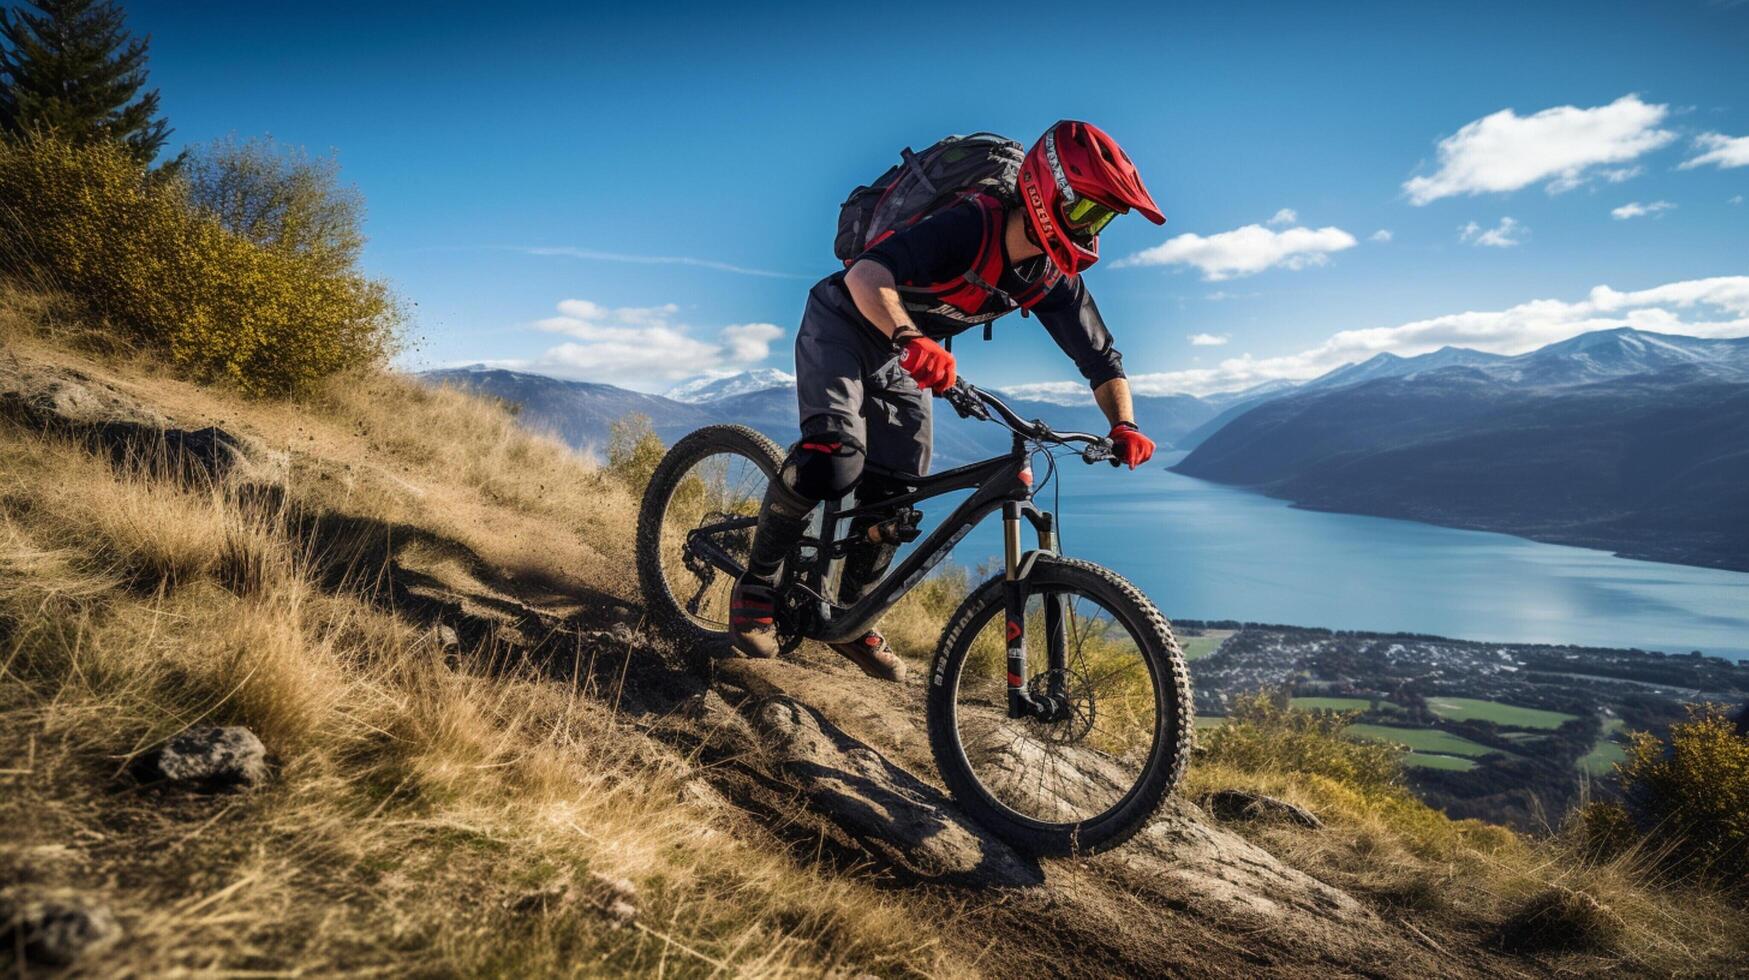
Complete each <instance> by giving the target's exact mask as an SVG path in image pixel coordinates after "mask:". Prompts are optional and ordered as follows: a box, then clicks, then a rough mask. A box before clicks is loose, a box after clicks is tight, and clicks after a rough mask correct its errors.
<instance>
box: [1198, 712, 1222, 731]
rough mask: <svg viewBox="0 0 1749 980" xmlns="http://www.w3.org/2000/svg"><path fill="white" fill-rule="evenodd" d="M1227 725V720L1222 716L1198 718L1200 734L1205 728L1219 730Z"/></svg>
mask: <svg viewBox="0 0 1749 980" xmlns="http://www.w3.org/2000/svg"><path fill="white" fill-rule="evenodd" d="M1226 723H1227V719H1226V718H1225V717H1223V716H1221V715H1206V716H1205V715H1197V716H1196V730H1197V731H1199V732H1200V731H1202V730H1203V729H1205V728H1219V727H1221V726H1222V725H1225V724H1226Z"/></svg>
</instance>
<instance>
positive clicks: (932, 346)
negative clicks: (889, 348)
mask: <svg viewBox="0 0 1749 980" xmlns="http://www.w3.org/2000/svg"><path fill="white" fill-rule="evenodd" d="M899 366H900V367H902V368H904V369H905V370H906V372H908V373H909V374H910V375H911V377H912V378H914V379H916V381H917V386H918V387H920V388H924V389H927V390H929V391H933V392H935V393H936V394H938V395H939V394H941V393H942V392H944V391H946V390H947V389H949V388H952V387H953V382H954V377H955V375H954V364H953V355H952V354H949V353H948V352H947V351H946V350H945V349H944V348H943V347H942V346H941V345H940V344H938V343H936V342H935V341H933V340H930V339H929V338H928V337H923V336H917V337H912V338H911V339H910V340H907V341H906V342H905V347H904V349H903V350H901V351H900V352H899Z"/></svg>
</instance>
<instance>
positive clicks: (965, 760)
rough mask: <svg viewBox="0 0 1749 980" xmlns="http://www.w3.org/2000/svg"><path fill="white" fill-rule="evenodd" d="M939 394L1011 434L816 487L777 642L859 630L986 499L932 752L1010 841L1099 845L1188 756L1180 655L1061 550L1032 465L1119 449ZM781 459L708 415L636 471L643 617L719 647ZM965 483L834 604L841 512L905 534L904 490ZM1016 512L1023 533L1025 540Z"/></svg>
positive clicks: (791, 563) (1105, 574) (970, 524)
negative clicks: (885, 489) (848, 493)
mask: <svg viewBox="0 0 1749 980" xmlns="http://www.w3.org/2000/svg"><path fill="white" fill-rule="evenodd" d="M943 397H944V398H945V399H946V400H947V401H948V403H949V404H950V405H952V406H953V408H954V410H955V411H957V412H958V413H959V414H960V415H961V416H963V417H968V418H977V419H980V420H983V421H987V422H994V423H996V424H1000V425H1003V426H1005V427H1007V428H1008V430H1009V431H1010V432H1011V434H1012V441H1011V444H1010V448H1009V451H1008V452H1007V453H1006V454H1003V455H1001V456H996V457H994V458H991V459H987V460H984V461H982V462H977V463H972V464H970V465H967V466H961V467H957V468H955V469H950V470H946V471H944V472H941V473H938V474H935V475H933V476H927V477H922V478H919V479H916V480H914V481H912V483H913V485H914V486H915V489H914V490H912V491H911V492H909V493H906V494H904V495H902V496H898V497H891V498H888V499H886V500H883V501H880V502H878V504H877V505H875V506H873V507H868V508H863V507H860V506H856V505H855V504H853V503H850V498H848V497H847V498H846V500H843V501H827V502H825V503H824V504H823V505H822V507H821V508H820V509H818V510H817V511H816V514H815V518H814V523H813V524H812V525H811V526H810V528H809V530H808V532H807V533H806V534H804V536H803V538H802V540H801V543H800V544H799V545H798V546H797V548H796V550H795V552H794V553H793V554H792V555H791V556H790V558H789V560H787V561H786V562H785V563H784V569H785V570H784V573H783V580H782V582H781V583H780V588H779V590H778V595H779V597H780V598H779V602H778V608H777V610H776V614H775V617H774V618H775V620H776V625H777V629H778V633H779V637H780V640H781V641H782V644H783V649H784V651H785V652H788V651H789V650H792V649H793V648H794V647H795V645H797V644H799V643H801V642H802V641H803V640H810V639H811V640H817V641H821V642H828V643H839V642H845V641H847V640H850V639H852V638H854V637H858V636H861V635H862V633H863V632H864V631H865V630H867V629H869V628H870V627H872V626H873V625H874V623H875V622H876V621H877V620H878V619H880V617H881V616H882V614H883V613H886V612H887V611H888V610H889V609H891V608H892V607H893V606H894V605H895V604H896V603H898V602H899V600H900V599H902V598H903V597H904V596H905V594H906V593H907V592H909V591H910V590H911V589H912V588H914V587H915V586H916V585H917V584H918V583H919V582H920V581H922V580H923V578H924V577H925V576H926V575H928V574H929V572H930V571H931V570H932V569H933V568H935V567H936V565H937V564H939V563H940V562H941V560H942V559H943V558H945V557H946V556H947V554H948V552H949V550H950V549H952V548H953V546H954V545H956V544H958V543H959V542H960V540H961V539H963V538H964V537H965V536H966V535H967V534H969V533H970V532H971V530H972V528H974V527H975V526H977V524H978V523H979V522H980V521H982V520H983V519H984V518H986V517H988V516H989V515H991V514H993V513H996V512H998V511H1000V513H1001V515H1002V541H1003V549H1002V550H1003V554H1002V562H1003V571H1002V574H1000V575H998V576H995V577H993V578H991V579H990V580H989V581H986V582H984V583H983V584H982V585H980V586H978V587H977V588H975V589H974V590H972V592H971V594H970V596H968V597H967V598H966V600H965V601H964V602H963V603H962V604H961V605H960V607H959V609H958V610H957V611H956V612H955V613H954V614H953V615H952V617H950V618H949V620H948V622H947V625H946V627H945V629H944V630H943V631H942V633H941V640H940V643H939V644H938V646H937V648H936V650H935V655H934V660H933V662H932V665H931V667H930V670H929V673H928V675H927V676H926V679H925V684H926V686H927V706H926V715H927V720H928V728H929V742H930V747H931V749H932V751H933V753H934V756H935V762H936V766H937V768H938V769H939V770H940V773H941V778H942V780H943V781H944V782H945V783H946V785H947V788H948V789H949V791H950V792H951V793H952V794H953V796H954V799H955V800H956V801H957V802H958V803H959V804H960V806H962V807H963V808H964V809H965V810H966V811H967V812H968V813H969V814H970V815H971V816H972V817H973V819H975V820H977V821H978V822H979V823H981V824H982V825H983V826H985V827H986V828H988V829H989V830H990V831H991V832H993V833H994V834H996V835H997V836H999V837H1001V838H1003V839H1004V840H1006V841H1008V842H1009V843H1011V844H1013V845H1014V846H1016V847H1018V848H1021V849H1023V850H1025V851H1027V852H1030V853H1033V854H1040V855H1063V854H1070V853H1081V854H1089V853H1095V852H1098V851H1102V850H1106V849H1109V848H1111V847H1115V846H1117V845H1118V844H1121V843H1122V842H1124V841H1125V840H1128V839H1129V838H1130V837H1131V836H1132V835H1134V834H1135V833H1136V832H1137V831H1138V830H1140V829H1141V828H1142V827H1143V825H1144V824H1146V822H1147V821H1148V819H1149V818H1150V817H1151V816H1153V814H1154V812H1155V811H1156V810H1157V809H1158V808H1159V806H1160V803H1161V802H1162V801H1163V800H1164V799H1165V797H1166V794H1167V793H1169V792H1171V790H1172V787H1173V786H1174V785H1175V784H1176V783H1177V781H1178V779H1179V777H1180V776H1181V775H1182V773H1183V771H1184V766H1185V759H1186V756H1187V754H1188V752H1189V748H1190V743H1191V731H1192V727H1193V726H1192V715H1191V711H1192V709H1191V690H1190V678H1189V672H1188V670H1187V669H1186V667H1185V662H1184V655H1183V653H1182V652H1181V651H1180V650H1179V648H1178V643H1177V641H1176V640H1175V639H1174V638H1173V635H1172V628H1171V625H1170V624H1169V623H1168V622H1167V621H1166V618H1165V617H1164V616H1162V615H1161V614H1160V611H1159V610H1158V609H1156V608H1155V606H1154V604H1153V603H1152V602H1151V601H1149V599H1148V597H1147V596H1145V595H1143V594H1142V592H1141V591H1140V590H1138V589H1137V588H1136V587H1135V586H1133V585H1131V584H1130V583H1129V582H1127V581H1125V580H1124V579H1123V578H1122V577H1120V576H1119V575H1118V574H1117V573H1115V572H1112V571H1110V570H1109V569H1106V568H1102V567H1100V566H1098V565H1094V564H1092V563H1090V562H1085V561H1079V560H1076V559H1072V558H1066V557H1064V556H1062V555H1061V554H1059V553H1058V547H1057V546H1058V538H1059V534H1058V528H1057V521H1056V516H1055V515H1054V514H1052V513H1051V512H1048V511H1045V510H1042V509H1040V508H1039V507H1038V505H1037V504H1036V503H1035V502H1034V494H1035V487H1034V483H1033V467H1032V462H1033V460H1034V458H1035V457H1036V456H1039V455H1041V454H1042V455H1043V457H1044V459H1045V460H1046V461H1047V463H1048V465H1049V469H1048V470H1047V474H1046V481H1045V482H1048V481H1049V479H1050V478H1051V477H1052V476H1054V475H1055V471H1056V458H1057V455H1059V454H1062V455H1078V456H1080V457H1081V458H1082V459H1083V460H1085V461H1086V462H1088V463H1097V462H1100V461H1110V462H1112V463H1113V464H1114V465H1115V464H1116V462H1117V460H1116V458H1115V457H1114V455H1113V450H1112V445H1111V442H1110V440H1109V439H1107V438H1105V437H1103V436H1096V435H1090V434H1088V433H1084V432H1057V431H1055V430H1053V429H1051V428H1050V427H1049V426H1048V425H1046V424H1045V423H1043V422H1041V421H1037V420H1033V421H1028V420H1025V419H1022V418H1021V417H1020V416H1019V415H1017V414H1016V413H1015V412H1014V411H1013V410H1012V409H1010V408H1009V407H1008V405H1006V404H1005V403H1003V401H1002V400H1001V399H1000V398H998V397H997V396H996V395H994V394H992V393H990V392H988V391H984V390H981V389H979V388H976V387H974V386H972V385H970V384H967V383H965V382H964V381H963V380H962V381H961V382H959V383H958V384H956V385H955V386H954V387H953V388H951V389H950V390H949V391H948V392H947V393H946V394H945V395H944V396H943ZM782 459H783V453H782V451H781V450H780V449H779V448H778V446H777V445H776V444H775V443H773V442H772V441H771V440H770V439H768V438H766V437H765V436H763V435H761V434H760V433H758V432H755V431H754V430H752V429H750V428H747V427H745V426H740V425H713V426H708V427H706V428H703V429H700V430H698V431H696V432H693V433H692V434H690V435H688V436H686V437H685V438H683V439H681V440H680V441H679V442H677V443H675V444H674V447H673V448H672V449H670V450H669V451H668V453H667V455H665V456H664V457H663V459H662V461H661V462H660V463H659V464H658V465H657V467H656V469H655V472H654V475H653V476H652V477H651V480H650V484H649V488H648V489H647V490H646V491H645V494H644V500H643V505H642V509H641V511H640V514H639V518H638V539H637V556H638V575H639V579H640V584H641V585H642V588H643V592H644V596H645V599H646V602H647V604H648V608H649V610H650V612H651V613H652V614H653V616H654V618H655V619H656V621H657V622H658V623H659V624H660V625H661V626H662V627H663V628H665V629H666V630H668V631H669V632H670V633H672V634H673V635H674V636H675V637H676V638H678V639H679V640H681V641H682V642H683V643H687V644H691V645H693V646H694V648H695V649H700V650H704V651H707V652H709V653H711V654H725V655H726V654H727V653H728V652H729V649H728V630H729V625H728V619H729V592H730V589H731V588H732V587H733V584H734V581H735V579H736V578H737V577H739V576H740V575H741V573H742V572H743V570H744V569H745V565H744V562H745V560H746V557H747V554H748V549H749V547H750V545H751V542H752V535H753V528H754V526H755V524H756V523H757V522H758V513H759V505H760V501H761V499H762V498H763V496H764V493H765V488H766V486H767V484H768V483H769V481H771V480H774V479H777V478H778V470H779V468H780V466H781V464H782ZM1043 486H1044V483H1040V485H1039V489H1042V487H1043ZM967 490H969V491H970V495H969V496H967V497H966V498H965V499H964V500H963V501H961V502H960V503H959V504H958V506H956V507H955V508H954V509H953V510H952V511H951V512H950V513H948V514H947V515H946V516H945V517H944V518H942V519H941V521H940V522H939V523H938V524H937V525H936V526H935V527H934V528H933V530H931V531H930V532H929V533H928V535H927V536H926V537H923V539H922V540H921V542H917V543H916V546H915V548H914V549H913V550H911V551H910V553H909V554H906V555H904V556H903V557H902V558H901V559H900V560H899V561H897V562H896V563H895V565H894V566H893V567H892V568H891V570H890V571H889V572H887V574H886V575H885V576H883V577H882V578H881V580H880V581H879V582H878V583H876V584H875V585H874V586H873V587H872V588H871V589H869V590H868V592H867V593H866V595H864V596H863V597H862V598H861V599H859V600H857V601H854V602H849V603H847V604H841V603H839V602H838V601H837V598H836V591H837V590H836V578H837V571H838V566H839V565H840V564H841V563H842V560H843V558H844V556H845V554H846V552H847V549H848V548H849V547H850V546H851V544H852V538H851V537H850V536H848V535H847V534H845V532H844V530H843V528H844V527H845V525H846V524H847V522H853V521H854V519H856V518H857V517H859V516H864V517H868V516H871V515H873V514H877V513H878V514H881V515H885V517H884V520H883V521H882V522H881V523H879V524H877V525H876V526H875V529H874V530H873V531H871V532H869V533H874V532H875V531H878V532H880V533H882V534H890V535H892V537H891V538H889V539H888V540H897V541H906V542H911V541H915V540H916V539H917V537H918V536H919V534H920V528H921V524H922V521H923V518H924V515H923V513H922V511H920V510H918V509H917V508H915V507H913V506H912V505H913V504H920V503H923V502H925V501H928V500H930V499H931V498H935V497H939V496H941V495H943V494H948V493H954V492H956V491H967ZM847 504H849V505H848V506H847ZM1023 520H1024V521H1026V522H1027V523H1029V524H1031V525H1032V527H1033V530H1034V532H1035V534H1036V537H1037V547H1036V548H1032V549H1029V550H1022V547H1021V522H1022V521H1023ZM864 523H866V521H865V522H864ZM1035 638H1036V639H1035ZM1029 641H1032V642H1033V643H1035V644H1036V645H1037V646H1038V647H1042V650H1038V649H1029ZM1041 654H1042V656H1041Z"/></svg>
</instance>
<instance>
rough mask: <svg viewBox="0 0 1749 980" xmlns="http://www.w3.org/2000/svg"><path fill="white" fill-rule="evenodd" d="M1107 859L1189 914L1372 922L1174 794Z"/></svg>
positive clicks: (1340, 896) (1341, 896)
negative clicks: (1136, 873) (1135, 873)
mask: <svg viewBox="0 0 1749 980" xmlns="http://www.w3.org/2000/svg"><path fill="white" fill-rule="evenodd" d="M1112 857H1114V858H1115V859H1116V861H1117V862H1118V863H1120V864H1122V865H1124V866H1126V867H1128V868H1130V869H1131V870H1133V871H1137V872H1140V873H1141V874H1142V875H1143V876H1144V877H1145V878H1146V879H1147V880H1148V881H1149V882H1150V886H1149V888H1150V890H1153V891H1157V892H1159V893H1160V894H1161V895H1162V897H1166V898H1168V900H1169V901H1170V902H1171V904H1173V905H1174V906H1175V907H1182V908H1184V909H1186V910H1187V911H1201V912H1203V913H1205V914H1208V915H1210V916H1214V917H1222V916H1227V915H1231V914H1235V913H1238V914H1246V915H1249V916H1252V917H1255V918H1258V919H1262V920H1266V921H1272V922H1279V923H1285V922H1298V923H1300V924H1301V926H1300V927H1301V928H1309V927H1310V926H1311V924H1313V923H1318V924H1319V925H1320V926H1321V927H1324V928H1331V927H1334V928H1339V929H1340V928H1344V927H1346V928H1352V927H1355V926H1366V927H1371V926H1373V925H1376V924H1377V919H1376V918H1375V917H1374V916H1373V914H1372V913H1371V912H1369V911H1367V909H1366V907H1365V906H1363V905H1361V904H1360V903H1359V902H1358V901H1356V900H1355V899H1354V898H1353V896H1351V895H1349V894H1348V893H1346V892H1343V891H1340V890H1338V889H1335V888H1332V887H1330V886H1329V885H1326V884H1324V883H1323V882H1321V881H1319V880H1318V879H1316V878H1313V877H1312V876H1311V875H1308V874H1306V873H1305V872H1303V871H1299V870H1297V869H1295V868H1292V867H1289V866H1288V865H1286V864H1284V863H1283V862H1282V861H1281V860H1280V859H1279V858H1277V857H1276V856H1275V855H1273V854H1271V853H1269V852H1268V851H1265V850H1264V849H1263V848H1261V847H1258V846H1257V845H1255V844H1253V843H1251V842H1250V841H1247V840H1246V839H1245V838H1243V837H1240V836H1239V835H1238V834H1235V833H1233V832H1231V831H1229V830H1224V829H1222V828H1220V827H1218V826H1216V825H1215V824H1213V823H1212V822H1211V821H1210V820H1209V818H1208V816H1207V815H1206V814H1204V813H1203V812H1202V811H1201V810H1200V809H1199V808H1198V807H1197V806H1196V804H1194V803H1191V802H1189V801H1188V800H1184V799H1181V798H1179V797H1176V796H1170V797H1167V799H1166V803H1165V805H1163V806H1162V807H1161V808H1160V812H1159V814H1158V815H1157V816H1156V817H1155V819H1154V821H1153V822H1152V823H1150V824H1149V825H1148V826H1147V827H1146V828H1144V829H1143V830H1142V832H1141V833H1139V834H1137V835H1136V836H1135V838H1134V839H1132V840H1131V841H1130V842H1129V843H1128V844H1126V845H1125V846H1124V847H1123V848H1121V849H1119V850H1117V851H1114V852H1112Z"/></svg>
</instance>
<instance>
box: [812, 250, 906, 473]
mask: <svg viewBox="0 0 1749 980" xmlns="http://www.w3.org/2000/svg"><path fill="white" fill-rule="evenodd" d="M849 302H850V298H849V297H848V296H846V295H845V294H844V292H843V287H842V286H840V285H839V284H838V283H837V281H836V277H834V278H833V279H827V280H825V281H823V282H821V283H819V284H818V285H816V286H815V287H814V288H813V289H812V290H810V291H809V292H808V306H807V310H806V311H805V312H803V314H802V325H801V328H800V329H799V330H797V331H796V402H797V406H798V407H799V408H800V410H801V420H802V436H803V437H804V438H809V439H814V438H824V439H827V440H829V441H835V442H844V443H846V444H847V445H850V446H854V447H857V448H860V449H861V450H862V451H863V452H864V453H865V454H866V456H867V460H868V466H869V467H870V468H872V469H873V470H875V471H876V472H881V473H884V474H887V475H891V476H895V477H898V478H900V479H906V478H911V477H919V476H924V475H926V474H928V472H929V452H930V444H931V442H932V441H933V438H934V426H933V417H932V413H931V408H930V399H929V395H928V393H927V392H925V391H924V390H923V389H921V388H919V387H918V386H917V382H916V381H914V380H912V378H911V375H909V374H907V373H906V372H905V369H904V368H902V367H900V366H899V358H898V355H897V354H896V353H895V352H894V350H893V347H892V345H891V344H890V343H888V342H887V341H886V340H885V339H883V338H880V337H878V336H876V335H875V334H874V333H873V331H872V329H871V328H870V327H868V326H867V325H865V324H863V323H860V322H858V320H859V319H860V318H857V319H852V317H853V316H855V314H848V313H847V312H846V311H845V309H844V304H848V303H849Z"/></svg>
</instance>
